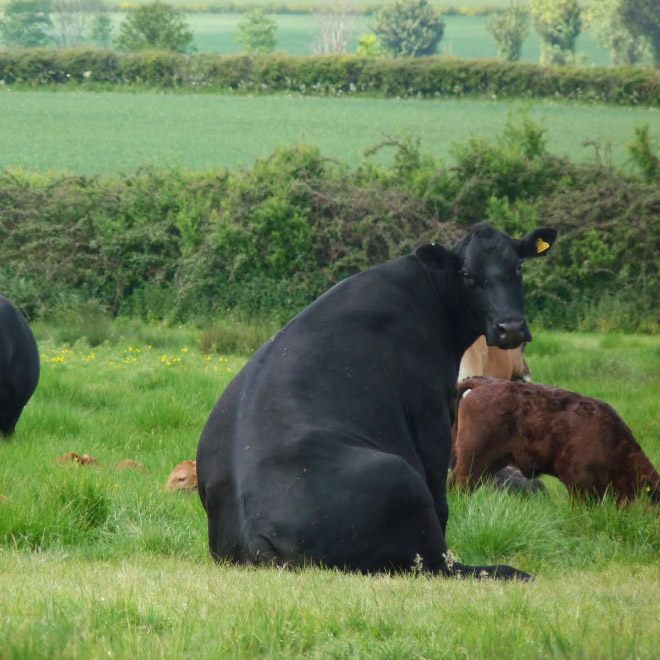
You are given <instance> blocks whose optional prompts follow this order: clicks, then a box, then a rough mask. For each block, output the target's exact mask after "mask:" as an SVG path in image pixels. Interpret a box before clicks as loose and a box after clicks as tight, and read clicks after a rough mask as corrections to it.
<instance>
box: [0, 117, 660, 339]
mask: <svg viewBox="0 0 660 660" xmlns="http://www.w3.org/2000/svg"><path fill="white" fill-rule="evenodd" d="M394 149H395V152H394V155H393V158H392V162H391V164H390V165H389V166H382V165H377V164H375V163H373V162H372V161H371V160H370V159H368V158H367V159H365V161H364V162H363V163H361V164H360V165H359V166H358V167H357V168H355V169H349V168H348V167H346V166H345V165H342V164H340V163H337V162H335V161H330V160H328V159H325V158H323V156H322V155H321V154H320V153H319V151H318V150H317V149H315V148H312V147H304V148H303V147H300V148H295V147H294V148H290V149H285V150H280V151H277V152H275V153H274V154H272V155H271V156H270V157H268V158H264V159H260V160H258V161H257V162H256V163H255V165H254V166H253V167H252V168H250V169H245V170H236V171H228V170H218V171H215V172H204V173H201V172H198V173H195V172H183V171H180V170H177V169H170V170H163V171H158V170H140V171H138V172H135V173H134V174H131V175H125V176H121V177H116V178H106V177H96V176H95V177H73V176H56V175H39V174H34V173H26V172H24V171H11V170H7V171H5V172H3V173H2V174H0V283H1V284H0V291H2V293H3V294H5V295H7V296H8V297H9V298H11V299H13V300H15V301H16V303H17V304H18V305H19V306H20V307H21V308H22V309H23V310H24V312H25V313H26V314H27V315H28V316H29V317H30V318H35V317H37V318H49V319H52V318H53V317H57V316H61V315H63V314H64V315H66V314H73V315H74V317H75V315H76V314H78V313H79V311H80V310H81V309H88V308H89V306H90V305H92V306H93V307H95V308H96V309H102V310H104V311H106V312H108V313H111V314H115V315H117V314H121V315H127V316H141V317H144V318H147V319H167V320H171V321H179V320H190V321H202V320H203V319H208V318H213V317H215V316H216V315H217V314H218V313H219V310H223V311H226V310H227V309H232V310H235V311H237V312H240V313H242V314H245V315H248V316H251V317H258V318H262V319H266V318H268V319H273V320H276V321H277V322H282V321H285V320H287V319H288V318H290V317H291V316H293V315H294V314H295V313H296V312H297V311H299V310H300V309H301V308H302V307H304V306H305V305H306V304H307V303H309V302H311V301H312V300H313V299H314V298H315V297H316V296H318V295H319V294H320V293H322V292H323V291H324V290H326V289H327V288H328V287H329V286H331V285H332V284H334V283H335V282H337V281H339V280H340V279H342V278H344V277H346V276H348V275H350V274H352V273H354V272H357V271H359V270H362V269H364V268H367V267H369V266H371V265H373V264H376V263H380V262H383V261H386V260H389V259H393V258H396V257H398V256H400V255H403V254H407V253H410V252H411V251H412V250H413V249H414V248H415V247H416V246H417V245H419V244H422V243H424V242H430V241H436V242H441V243H443V244H446V245H448V244H451V243H452V242H453V241H455V240H456V239H457V238H458V237H460V236H461V235H462V234H463V233H464V232H465V231H467V229H468V228H469V227H470V226H471V225H472V224H474V223H475V222H478V221H480V220H483V219H487V220H489V221H491V222H493V223H494V224H495V225H496V226H497V227H499V228H501V229H502V230H505V231H507V232H509V233H510V234H513V235H521V234H523V233H525V232H527V231H529V230H530V229H532V228H534V227H537V226H541V225H552V226H555V227H557V228H558V229H559V231H560V238H559V241H558V243H557V245H556V247H555V249H553V251H552V252H551V253H550V255H549V256H548V258H547V259H543V260H534V261H533V262H532V263H530V264H528V265H527V266H526V276H525V279H526V289H527V293H526V299H527V305H528V310H529V315H530V317H531V318H532V319H533V320H534V321H535V322H537V323H542V324H544V325H552V326H554V327H564V328H582V329H587V328H607V329H613V328H619V329H624V330H647V331H650V330H658V329H660V311H659V308H658V305H657V301H658V300H660V185H659V184H660V181H659V180H658V179H657V177H655V175H653V176H649V175H647V176H648V180H644V179H643V178H642V177H639V178H638V177H634V176H630V175H623V174H620V173H618V172H616V171H614V170H612V169H610V168H605V167H602V166H597V165H576V164H572V163H570V162H568V161H566V160H564V159H559V158H556V157H553V156H551V155H549V154H548V153H547V152H546V150H545V144H544V139H543V130H541V129H540V128H539V127H538V126H536V125H535V124H534V123H533V122H532V121H531V120H530V119H529V117H527V116H526V115H524V114H523V115H522V116H521V117H514V118H512V119H511V120H510V122H509V124H508V126H507V127H506V130H505V131H504V132H503V133H502V134H501V135H499V136H497V137H496V138H494V139H492V140H484V139H477V138H473V139H471V140H469V141H468V142H467V143H466V144H464V145H461V146H460V148H457V150H456V166H455V167H452V168H450V169H444V168H443V167H441V166H440V165H439V164H438V163H436V162H435V160H434V159H433V158H432V157H430V156H428V155H425V154H422V153H420V151H419V149H418V148H417V145H416V144H415V143H410V142H402V143H400V144H398V145H396V146H395V147H394ZM648 158H655V156H653V155H648ZM640 165H643V163H640ZM654 177H655V178H654Z"/></svg>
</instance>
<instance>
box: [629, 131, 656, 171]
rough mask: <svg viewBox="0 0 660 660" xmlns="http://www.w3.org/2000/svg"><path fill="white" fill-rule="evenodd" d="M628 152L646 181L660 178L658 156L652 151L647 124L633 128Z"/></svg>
mask: <svg viewBox="0 0 660 660" xmlns="http://www.w3.org/2000/svg"><path fill="white" fill-rule="evenodd" d="M628 153H630V157H631V159H632V161H633V162H634V163H635V165H637V167H638V168H639V169H640V170H641V171H642V174H643V175H644V178H645V179H646V180H647V181H649V182H650V181H653V180H654V179H656V180H657V179H660V157H658V155H657V154H655V153H654V151H653V143H652V141H651V136H650V135H649V125H648V124H645V125H644V126H637V127H636V128H635V139H634V140H633V141H632V142H631V143H629V144H628Z"/></svg>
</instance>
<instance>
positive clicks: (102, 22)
mask: <svg viewBox="0 0 660 660" xmlns="http://www.w3.org/2000/svg"><path fill="white" fill-rule="evenodd" d="M89 38H90V40H91V42H92V43H93V44H94V45H95V46H99V47H100V48H108V47H109V46H110V43H111V41H112V21H111V20H110V17H109V16H108V14H106V13H105V12H101V11H99V12H96V13H95V14H94V16H93V17H92V20H91V21H90V26H89Z"/></svg>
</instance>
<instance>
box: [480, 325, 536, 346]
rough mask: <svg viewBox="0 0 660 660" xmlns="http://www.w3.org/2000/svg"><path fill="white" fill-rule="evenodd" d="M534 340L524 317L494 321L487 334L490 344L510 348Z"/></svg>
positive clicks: (487, 341) (487, 340)
mask: <svg viewBox="0 0 660 660" xmlns="http://www.w3.org/2000/svg"><path fill="white" fill-rule="evenodd" d="M529 341H532V335H531V334H530V332H529V328H528V327H527V321H525V319H524V318H521V319H516V320H508V321H498V322H497V323H494V324H493V325H492V326H491V328H490V332H488V333H487V334H486V343H487V344H488V345H489V346H498V347H499V348H504V349H510V348H517V347H518V346H520V344H524V343H526V342H529Z"/></svg>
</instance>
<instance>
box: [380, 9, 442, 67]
mask: <svg viewBox="0 0 660 660" xmlns="http://www.w3.org/2000/svg"><path fill="white" fill-rule="evenodd" d="M373 29H374V32H375V33H376V35H377V36H378V38H379V39H380V42H381V44H382V45H383V47H384V48H385V49H386V50H387V51H389V52H390V53H391V54H392V55H393V56H394V57H410V56H411V57H420V56H422V55H433V53H435V52H436V49H437V47H438V44H439V43H440V39H442V35H443V34H444V32H445V22H444V21H443V20H442V16H440V14H439V13H438V12H436V11H435V9H433V7H431V5H430V4H429V3H428V2H427V0H399V1H398V2H395V3H394V4H393V5H389V6H387V7H385V8H384V9H382V10H381V11H380V12H378V13H377V14H376V23H375V25H374V28H373Z"/></svg>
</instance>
